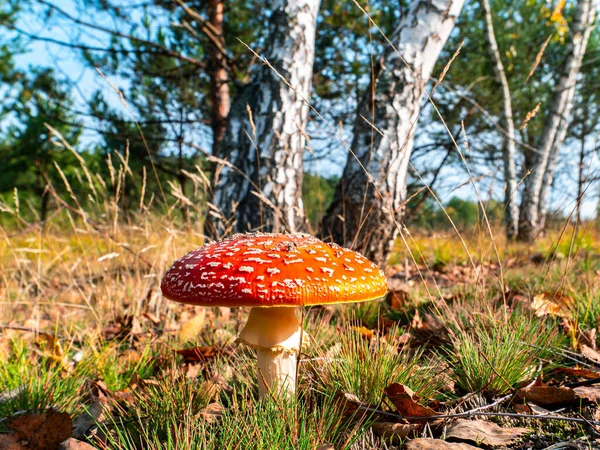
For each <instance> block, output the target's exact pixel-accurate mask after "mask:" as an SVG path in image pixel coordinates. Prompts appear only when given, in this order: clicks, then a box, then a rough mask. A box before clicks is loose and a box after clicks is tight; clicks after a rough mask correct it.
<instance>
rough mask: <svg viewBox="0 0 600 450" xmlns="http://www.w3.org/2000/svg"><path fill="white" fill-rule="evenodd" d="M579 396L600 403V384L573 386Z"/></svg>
mask: <svg viewBox="0 0 600 450" xmlns="http://www.w3.org/2000/svg"><path fill="white" fill-rule="evenodd" d="M573 390H574V391H575V394H577V397H578V398H581V399H584V400H588V401H590V402H594V403H600V386H579V387H576V388H573Z"/></svg>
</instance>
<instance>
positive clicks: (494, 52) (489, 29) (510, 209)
mask: <svg viewBox="0 0 600 450" xmlns="http://www.w3.org/2000/svg"><path fill="white" fill-rule="evenodd" d="M479 4H480V5H481V10H482V12H483V15H484V19H485V28H486V30H485V31H486V39H487V41H488V50H489V53H490V58H491V60H492V68H493V70H494V77H495V78H496V82H497V83H498V85H499V86H500V88H501V90H502V114H503V117H502V122H501V123H500V126H501V127H502V128H503V129H504V132H505V134H504V136H503V144H502V150H503V152H502V153H503V160H504V182H505V193H504V211H505V218H504V220H505V223H506V236H507V238H508V239H514V238H515V237H516V236H517V234H518V231H519V205H518V204H517V199H516V198H515V196H516V192H517V167H516V162H515V153H516V151H515V150H516V145H515V123H514V121H513V112H512V102H511V99H510V88H509V86H508V79H507V78H506V72H505V71H504V64H502V58H501V57H500V50H499V49H498V43H497V41H496V35H495V33H494V24H493V21H492V8H491V6H490V2H489V0H480V1H479Z"/></svg>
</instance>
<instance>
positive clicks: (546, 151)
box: [518, 0, 595, 241]
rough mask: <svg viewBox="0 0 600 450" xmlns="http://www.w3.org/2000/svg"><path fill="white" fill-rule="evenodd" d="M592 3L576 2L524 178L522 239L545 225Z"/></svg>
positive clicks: (531, 236)
mask: <svg viewBox="0 0 600 450" xmlns="http://www.w3.org/2000/svg"><path fill="white" fill-rule="evenodd" d="M593 3H594V2H593V0H578V1H577V4H576V7H575V13H574V16H573V23H572V25H571V29H570V41H569V44H568V46H567V50H566V58H565V62H564V65H563V67H562V70H561V74H560V77H559V79H558V82H557V84H556V88H555V90H554V94H553V99H552V103H551V105H550V111H549V113H548V115H547V117H546V122H545V124H544V128H543V131H542V136H541V140H540V143H539V145H538V146H537V151H536V152H535V153H534V154H532V155H530V158H528V159H529V160H530V161H531V164H530V167H529V168H530V169H532V172H531V174H530V175H529V176H528V177H526V178H525V180H524V185H525V188H524V192H523V200H522V203H521V208H520V222H519V236H518V237H519V239H520V240H523V241H532V240H533V239H535V238H536V236H538V235H539V233H540V232H541V231H542V227H543V225H544V216H545V213H546V201H547V193H548V189H549V187H550V185H551V184H552V180H553V178H554V171H555V169H556V163H557V161H558V156H559V153H560V149H561V147H562V144H563V142H564V139H565V136H566V132H567V126H568V120H569V117H570V114H571V109H572V107H573V98H574V94H575V85H576V82H577V75H578V73H579V69H580V67H581V62H582V60H583V55H584V54H585V49H586V47H587V42H588V39H589V37H590V33H591V31H592V24H593V21H594V16H595V14H594V13H595V10H594V4H593Z"/></svg>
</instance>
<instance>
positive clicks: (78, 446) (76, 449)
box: [58, 438, 95, 450]
mask: <svg viewBox="0 0 600 450" xmlns="http://www.w3.org/2000/svg"><path fill="white" fill-rule="evenodd" d="M94 449H95V447H92V446H91V445H90V444H88V443H87V442H83V441H78V440H77V439H73V438H69V439H67V440H66V441H64V442H63V443H62V444H60V447H58V450H94Z"/></svg>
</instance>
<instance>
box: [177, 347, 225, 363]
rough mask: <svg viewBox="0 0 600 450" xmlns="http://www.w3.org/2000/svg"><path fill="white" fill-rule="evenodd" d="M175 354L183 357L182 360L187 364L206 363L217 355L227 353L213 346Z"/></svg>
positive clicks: (187, 349)
mask: <svg viewBox="0 0 600 450" xmlns="http://www.w3.org/2000/svg"><path fill="white" fill-rule="evenodd" d="M175 353H177V354H178V355H181V356H183V360H184V362H185V363H187V364H191V363H197V362H206V361H209V360H211V359H213V358H215V357H216V356H217V355H220V354H226V353H228V352H227V351H226V350H225V349H220V348H217V347H215V346H214V345H205V346H203V345H201V346H198V347H190V348H184V349H181V350H175Z"/></svg>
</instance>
